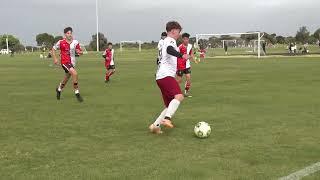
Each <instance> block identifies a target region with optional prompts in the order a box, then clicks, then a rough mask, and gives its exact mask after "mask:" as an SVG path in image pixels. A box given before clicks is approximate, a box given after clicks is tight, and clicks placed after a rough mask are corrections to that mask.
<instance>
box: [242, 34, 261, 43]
mask: <svg viewBox="0 0 320 180" xmlns="http://www.w3.org/2000/svg"><path fill="white" fill-rule="evenodd" d="M240 38H241V39H243V40H245V41H246V42H247V43H248V42H250V41H251V40H254V39H258V37H257V34H241V36H240Z"/></svg>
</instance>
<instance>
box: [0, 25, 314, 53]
mask: <svg viewBox="0 0 320 180" xmlns="http://www.w3.org/2000/svg"><path fill="white" fill-rule="evenodd" d="M7 37H8V40H9V48H10V49H13V50H14V51H24V50H28V51H31V50H32V49H36V48H37V47H32V46H26V47H24V46H23V45H22V44H21V42H20V40H19V39H18V38H17V37H15V36H13V35H0V49H6V48H7V45H6V38H7ZM62 38H63V37H62V36H54V35H52V34H49V33H40V34H38V35H37V36H36V42H37V46H38V47H41V48H43V47H45V48H46V49H50V48H51V47H52V46H53V45H54V44H55V43H56V42H58V41H59V40H60V39H62ZM228 39H230V40H232V39H242V40H244V41H246V42H250V41H251V40H254V39H257V37H256V35H241V36H240V37H233V36H228V35H226V36H220V37H210V38H208V39H200V41H199V43H200V44H201V45H203V46H207V45H208V44H211V46H212V47H215V46H217V45H218V44H221V40H228ZM263 40H264V41H266V42H267V43H268V44H290V43H298V44H305V43H308V44H316V43H317V42H319V41H320V28H319V29H317V30H316V31H315V32H314V33H311V32H310V31H309V30H308V29H307V27H306V26H302V27H300V28H299V29H298V31H297V32H296V35H295V36H288V37H285V36H281V35H277V34H275V33H271V34H269V33H266V32H264V36H263ZM96 42H97V35H96V34H94V35H92V36H91V41H90V43H89V44H88V45H86V46H85V47H86V49H87V50H88V51H96V50H97V43H96ZM195 42H196V38H195V37H191V38H190V43H192V44H193V43H195ZM179 43H181V39H179V40H178V44H179ZM107 44H108V39H107V38H106V36H105V35H104V34H103V33H100V32H99V50H100V51H102V50H104V49H106V48H107ZM119 46H120V45H119V43H114V47H115V48H119ZM125 46H126V48H138V46H139V45H138V44H137V43H136V44H134V43H133V44H126V45H125ZM156 47H157V42H155V41H151V42H144V43H143V44H142V48H143V49H154V48H156Z"/></svg>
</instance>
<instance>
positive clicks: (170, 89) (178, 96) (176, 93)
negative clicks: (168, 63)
mask: <svg viewBox="0 0 320 180" xmlns="http://www.w3.org/2000/svg"><path fill="white" fill-rule="evenodd" d="M161 86H162V94H163V96H164V101H165V105H166V107H167V111H166V112H165V117H164V119H163V120H162V122H161V124H162V125H164V126H166V127H168V128H173V127H174V126H173V124H172V122H171V119H172V117H173V115H174V114H175V112H176V111H177V109H178V108H179V105H180V103H181V102H182V101H183V99H184V96H183V94H182V92H181V89H180V86H179V84H178V82H177V81H176V80H175V79H174V78H172V77H167V78H165V79H163V82H162V84H161Z"/></svg>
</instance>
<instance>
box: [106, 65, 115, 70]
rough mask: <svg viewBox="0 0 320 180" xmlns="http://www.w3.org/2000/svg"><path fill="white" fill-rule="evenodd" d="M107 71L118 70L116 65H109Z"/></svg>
mask: <svg viewBox="0 0 320 180" xmlns="http://www.w3.org/2000/svg"><path fill="white" fill-rule="evenodd" d="M107 69H108V70H111V69H116V66H115V65H109V66H108V68H107Z"/></svg>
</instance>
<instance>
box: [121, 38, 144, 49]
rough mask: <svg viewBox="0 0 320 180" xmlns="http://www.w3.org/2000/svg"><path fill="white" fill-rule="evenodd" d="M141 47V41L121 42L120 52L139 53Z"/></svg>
mask: <svg viewBox="0 0 320 180" xmlns="http://www.w3.org/2000/svg"><path fill="white" fill-rule="evenodd" d="M141 45H142V41H140V40H136V41H121V42H120V52H122V51H124V50H125V49H138V50H139V52H141Z"/></svg>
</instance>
